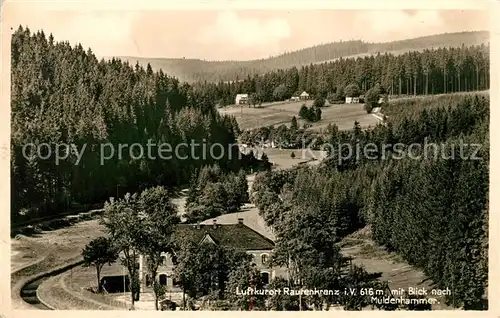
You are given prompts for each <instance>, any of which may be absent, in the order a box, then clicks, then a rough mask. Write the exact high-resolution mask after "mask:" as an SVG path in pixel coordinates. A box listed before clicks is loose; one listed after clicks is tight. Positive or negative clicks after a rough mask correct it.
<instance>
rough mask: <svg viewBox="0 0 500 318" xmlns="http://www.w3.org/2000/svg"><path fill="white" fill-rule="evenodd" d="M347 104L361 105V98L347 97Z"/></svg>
mask: <svg viewBox="0 0 500 318" xmlns="http://www.w3.org/2000/svg"><path fill="white" fill-rule="evenodd" d="M345 103H346V104H359V97H346V98H345Z"/></svg>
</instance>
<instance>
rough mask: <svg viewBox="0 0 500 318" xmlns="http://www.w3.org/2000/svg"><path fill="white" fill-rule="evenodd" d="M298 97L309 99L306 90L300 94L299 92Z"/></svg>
mask: <svg viewBox="0 0 500 318" xmlns="http://www.w3.org/2000/svg"><path fill="white" fill-rule="evenodd" d="M299 97H300V99H302V100H305V99H309V94H308V93H307V92H306V91H303V92H302V94H300V96H299Z"/></svg>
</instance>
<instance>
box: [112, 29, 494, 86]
mask: <svg viewBox="0 0 500 318" xmlns="http://www.w3.org/2000/svg"><path fill="white" fill-rule="evenodd" d="M488 42H489V33H488V32H486V31H479V32H477V31H472V32H458V33H445V34H438V35H431V36H424V37H419V38H414V39H408V40H401V41H393V42H386V43H368V42H364V41H359V40H350V41H339V42H333V43H326V44H320V45H315V46H313V47H309V48H305V49H301V50H297V51H292V52H287V53H284V54H281V55H278V56H271V57H269V58H265V59H259V60H252V61H204V60H199V59H188V58H186V59H184V58H176V59H174V58H138V57H122V58H123V59H125V60H129V61H131V62H132V63H135V62H136V61H139V63H141V64H143V65H144V66H146V65H147V64H148V63H150V64H151V66H152V67H153V69H158V70H159V69H163V71H165V72H167V73H168V74H171V75H174V76H176V77H178V78H179V79H181V80H185V81H188V82H199V81H201V82H203V81H208V82H219V81H237V80H243V79H245V78H247V77H248V76H253V75H262V74H265V73H268V72H271V71H277V70H279V69H288V68H290V67H297V68H299V69H300V68H301V67H302V66H306V65H310V64H317V63H323V62H326V61H331V60H335V59H338V58H341V57H344V58H346V57H349V56H351V57H352V56H355V55H371V54H374V55H376V54H377V53H381V54H383V53H386V52H387V53H391V52H392V53H393V54H399V53H405V52H408V51H419V50H424V49H432V48H439V47H460V46H462V45H465V46H475V45H481V44H487V43H488Z"/></svg>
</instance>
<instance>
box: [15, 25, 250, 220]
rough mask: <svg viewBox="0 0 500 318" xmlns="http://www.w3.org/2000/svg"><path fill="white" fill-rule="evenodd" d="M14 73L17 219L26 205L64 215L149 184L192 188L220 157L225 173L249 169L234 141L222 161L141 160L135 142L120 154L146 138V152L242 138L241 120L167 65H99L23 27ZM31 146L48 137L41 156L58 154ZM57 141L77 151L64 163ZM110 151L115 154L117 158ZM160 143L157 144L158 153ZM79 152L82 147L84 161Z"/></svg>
mask: <svg viewBox="0 0 500 318" xmlns="http://www.w3.org/2000/svg"><path fill="white" fill-rule="evenodd" d="M11 79H12V91H11V96H12V97H11V109H12V115H11V119H12V137H11V155H12V157H11V158H12V160H11V165H12V170H11V171H12V178H11V182H12V201H11V206H12V217H13V219H16V218H17V216H18V213H19V212H20V211H25V212H26V211H31V212H33V213H35V214H37V213H38V214H44V213H49V212H53V211H64V210H66V209H67V208H68V207H69V206H70V205H72V203H73V201H75V202H78V203H95V202H97V201H100V200H105V199H107V198H109V197H110V196H116V195H120V194H121V195H123V194H124V193H125V191H131V190H135V189H136V188H137V187H140V186H142V187H145V186H146V185H148V184H163V185H172V186H175V185H179V184H185V183H187V182H188V181H189V178H191V175H192V174H193V172H194V171H195V169H196V168H200V167H201V166H203V165H206V164H211V163H214V162H215V161H217V162H218V165H219V166H220V167H221V169H223V170H238V169H239V168H241V167H242V165H244V160H243V161H242V160H238V155H236V154H235V152H238V149H237V148H234V147H231V148H229V149H226V150H225V151H224V158H222V159H221V160H215V159H213V158H210V157H209V156H208V157H206V159H205V160H203V159H202V160H194V159H192V158H188V159H186V160H180V159H178V158H176V156H172V159H171V160H161V159H157V160H149V159H148V157H147V156H146V155H143V156H142V157H140V153H138V152H137V151H138V148H134V149H135V150H134V152H133V153H132V154H130V151H129V150H130V149H129V148H124V149H125V150H124V151H122V154H123V156H122V158H118V149H117V148H118V145H119V144H128V145H131V144H134V143H139V144H141V145H142V146H143V147H144V149H146V145H147V143H148V140H151V142H152V143H156V144H159V143H169V144H171V145H177V144H179V143H182V142H187V143H189V142H190V141H191V140H195V141H196V142H199V143H200V144H201V143H203V142H205V144H207V145H208V146H209V145H210V144H213V143H221V144H222V145H229V144H232V143H235V138H236V134H237V129H238V128H237V124H236V121H235V120H234V118H231V117H228V116H221V115H220V114H219V113H218V112H217V111H216V110H215V108H214V105H213V102H212V101H211V100H209V99H207V98H205V97H204V96H203V95H202V94H200V93H199V92H195V91H193V89H192V88H191V87H190V86H189V85H188V84H185V83H180V82H179V81H178V80H177V79H175V78H172V77H170V76H167V75H165V74H164V73H163V72H161V71H159V72H153V71H152V69H151V68H150V67H147V68H143V67H141V66H139V65H135V66H131V65H128V64H127V63H124V62H122V61H120V60H111V61H107V62H105V61H103V60H101V61H99V60H98V59H97V58H96V57H95V56H94V54H93V53H92V51H91V50H90V49H89V50H87V51H85V50H84V49H83V48H82V46H81V45H78V46H76V47H71V46H70V45H69V44H68V43H66V42H61V43H55V42H54V40H53V37H52V36H51V35H50V36H48V37H47V36H45V34H44V33H43V31H39V32H36V33H32V32H31V31H30V30H29V29H28V28H24V29H23V28H21V27H20V28H19V29H18V30H17V32H15V34H14V35H13V37H12V77H11ZM29 143H37V144H43V143H48V144H49V145H50V148H47V147H44V146H42V147H40V150H41V153H42V157H44V156H47V155H49V153H48V151H49V150H50V151H51V152H52V156H51V157H50V158H49V159H46V160H42V159H40V158H39V157H38V158H35V157H34V156H31V153H30V151H31V150H32V148H31V147H28V148H26V149H25V154H27V156H25V155H23V149H24V148H23V146H25V145H27V144H29ZM107 143H110V146H108V147H107V148H106V156H109V158H111V159H109V160H106V161H105V162H104V164H102V165H101V162H100V160H101V159H102V158H101V157H100V155H99V154H100V150H101V149H100V147H101V145H103V144H107ZM58 144H73V145H74V146H75V148H72V151H71V152H70V153H68V157H67V159H65V160H61V161H60V162H58V163H57V162H56V161H55V157H54V152H55V151H56V147H57V145H58ZM111 145H112V146H111ZM83 147H85V148H83ZM112 147H113V148H114V151H115V154H114V155H113V156H110V155H111V148H112ZM61 149H62V150H61ZM61 149H60V152H61V154H63V152H62V151H64V149H63V148H61ZM157 149H158V148H152V154H153V156H154V157H156V158H158V150H157ZM199 149H200V148H199ZM83 150H84V151H83ZM155 151H156V152H155ZM230 152H231V153H232V157H231V158H232V159H231V158H229V154H230ZM78 153H83V155H82V156H81V158H79V156H78ZM139 157H140V158H139ZM137 158H138V159H137ZM120 159H121V160H120ZM77 162H78V164H76V163H77Z"/></svg>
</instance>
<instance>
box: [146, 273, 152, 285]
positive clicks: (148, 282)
mask: <svg viewBox="0 0 500 318" xmlns="http://www.w3.org/2000/svg"><path fill="white" fill-rule="evenodd" d="M152 283H153V282H152V280H151V276H150V275H149V274H147V275H146V286H148V287H150V286H151V284H152Z"/></svg>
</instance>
